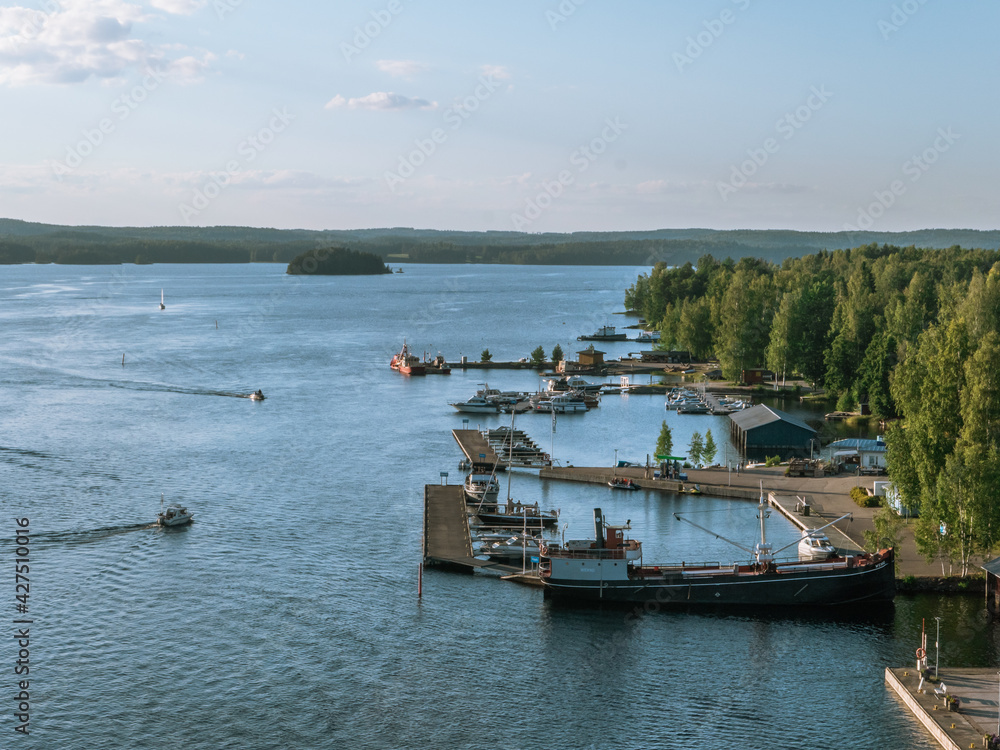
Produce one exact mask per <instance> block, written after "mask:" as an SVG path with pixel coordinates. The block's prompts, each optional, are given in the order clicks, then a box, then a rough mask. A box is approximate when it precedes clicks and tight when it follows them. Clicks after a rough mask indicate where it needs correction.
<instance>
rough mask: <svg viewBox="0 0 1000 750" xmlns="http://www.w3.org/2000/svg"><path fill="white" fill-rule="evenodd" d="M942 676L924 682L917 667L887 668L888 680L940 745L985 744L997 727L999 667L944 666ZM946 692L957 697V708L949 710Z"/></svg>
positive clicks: (956, 748)
mask: <svg viewBox="0 0 1000 750" xmlns="http://www.w3.org/2000/svg"><path fill="white" fill-rule="evenodd" d="M939 677H940V679H939V680H938V681H937V683H929V682H926V681H924V682H923V683H922V684H921V680H920V675H919V673H918V672H917V670H916V669H915V668H914V669H906V668H895V669H893V668H890V667H887V668H886V670H885V682H886V684H887V685H888V686H889V687H890V688H892V690H893V691H894V692H895V694H896V695H897V696H898V697H899V699H900V701H902V703H903V705H905V706H906V708H907V709H909V711H910V712H911V713H912V714H913V716H914V717H915V718H916V719H917V721H919V722H920V723H921V724H922V725H923V727H924V729H926V730H927V731H928V732H929V733H930V734H931V736H932V737H934V739H935V740H937V742H938V744H939V745H941V747H943V748H945V750H965V748H969V747H972V748H981V747H983V737H984V736H985V735H987V734H993V733H995V732H996V731H997V721H998V719H997V710H998V705H997V670H996V669H995V668H989V669H942V670H941V671H940V673H939ZM945 692H947V693H948V694H949V695H952V696H954V697H956V698H958V701H959V707H958V711H949V710H948V708H947V706H946V705H945V702H944V697H943V694H944V693H945Z"/></svg>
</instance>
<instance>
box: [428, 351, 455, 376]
mask: <svg viewBox="0 0 1000 750" xmlns="http://www.w3.org/2000/svg"><path fill="white" fill-rule="evenodd" d="M422 364H423V366H424V369H425V370H426V371H427V374H428V375H451V367H450V366H449V365H448V363H447V362H446V361H445V358H444V357H443V356H442V355H440V354H439V355H437V356H436V357H435V358H434V359H430V360H429V359H427V357H426V356H425V357H424V361H423V363H422Z"/></svg>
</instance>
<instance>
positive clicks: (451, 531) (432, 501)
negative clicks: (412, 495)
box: [423, 433, 521, 573]
mask: <svg viewBox="0 0 1000 750" xmlns="http://www.w3.org/2000/svg"><path fill="white" fill-rule="evenodd" d="M476 434H479V433H476ZM423 552H424V565H426V566H428V567H434V566H438V567H444V568H452V569H456V570H465V571H468V572H470V573H471V572H472V571H473V570H476V569H487V570H495V571H499V572H502V573H516V572H520V570H521V569H520V568H516V567H513V566H510V565H501V564H499V563H494V562H490V561H489V560H477V559H476V558H475V557H473V551H472V537H471V536H470V535H469V516H468V514H467V513H466V512H465V490H464V489H463V488H462V485H460V484H428V485H426V486H425V487H424V550H423Z"/></svg>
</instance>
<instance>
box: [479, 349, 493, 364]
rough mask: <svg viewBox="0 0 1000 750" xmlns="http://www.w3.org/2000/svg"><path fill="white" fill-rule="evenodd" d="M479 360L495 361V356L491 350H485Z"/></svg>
mask: <svg viewBox="0 0 1000 750" xmlns="http://www.w3.org/2000/svg"><path fill="white" fill-rule="evenodd" d="M479 359H480V360H482V361H483V362H489V361H490V360H491V359H493V355H492V354H490V350H489V349H483V353H482V354H480V355H479Z"/></svg>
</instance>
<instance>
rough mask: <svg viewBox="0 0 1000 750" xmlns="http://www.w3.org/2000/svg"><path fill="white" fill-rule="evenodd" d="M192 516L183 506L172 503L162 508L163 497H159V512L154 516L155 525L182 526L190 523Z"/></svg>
mask: <svg viewBox="0 0 1000 750" xmlns="http://www.w3.org/2000/svg"><path fill="white" fill-rule="evenodd" d="M193 520H194V516H193V515H191V513H189V512H188V509H187V508H185V507H184V506H183V505H177V504H176V503H172V504H170V505H168V506H167V507H166V508H164V507H163V495H160V512H159V513H157V514H156V523H157V524H159V525H160V526H183V525H184V524H186V523H191V522H192V521H193Z"/></svg>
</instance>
